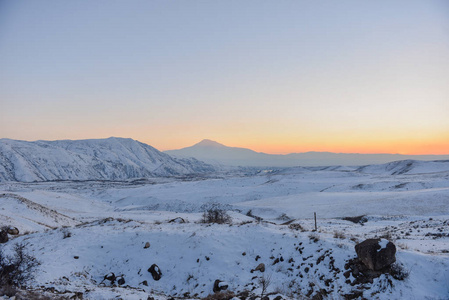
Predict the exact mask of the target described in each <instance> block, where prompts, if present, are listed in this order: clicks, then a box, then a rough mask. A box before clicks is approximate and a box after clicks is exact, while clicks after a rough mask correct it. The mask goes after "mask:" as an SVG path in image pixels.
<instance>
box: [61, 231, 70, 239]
mask: <svg viewBox="0 0 449 300" xmlns="http://www.w3.org/2000/svg"><path fill="white" fill-rule="evenodd" d="M71 236H72V233H71V232H70V231H69V230H68V229H67V228H63V229H62V238H63V239H66V238H69V237H71Z"/></svg>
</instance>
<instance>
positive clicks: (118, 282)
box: [117, 275, 125, 285]
mask: <svg viewBox="0 0 449 300" xmlns="http://www.w3.org/2000/svg"><path fill="white" fill-rule="evenodd" d="M117 278H118V280H117V284H118V285H124V284H125V278H124V277H123V275H122V276H120V277H117Z"/></svg>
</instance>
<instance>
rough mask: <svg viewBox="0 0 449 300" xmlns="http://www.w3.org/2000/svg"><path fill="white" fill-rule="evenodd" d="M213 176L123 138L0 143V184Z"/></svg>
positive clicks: (201, 167) (201, 166)
mask: <svg viewBox="0 0 449 300" xmlns="http://www.w3.org/2000/svg"><path fill="white" fill-rule="evenodd" d="M213 171H216V169H215V168H214V167H212V166H211V165H208V164H206V163H203V162H201V161H198V160H196V159H192V158H190V159H177V158H173V157H171V156H170V155H167V154H165V153H162V152H160V151H158V150H157V149H155V148H153V147H151V146H149V145H146V144H144V143H141V142H138V141H135V140H132V139H124V138H108V139H94V140H75V141H72V140H63V141H36V142H27V141H17V140H10V139H1V140H0V181H22V182H33V181H49V180H126V179H134V178H148V177H153V176H178V175H187V174H193V173H207V172H213Z"/></svg>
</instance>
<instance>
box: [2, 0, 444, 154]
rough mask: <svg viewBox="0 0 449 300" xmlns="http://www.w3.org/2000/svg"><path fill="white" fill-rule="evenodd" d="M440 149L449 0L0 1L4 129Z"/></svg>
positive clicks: (289, 146) (176, 140)
mask: <svg viewBox="0 0 449 300" xmlns="http://www.w3.org/2000/svg"><path fill="white" fill-rule="evenodd" d="M110 136H116V137H129V138H133V139H136V140H139V141H141V142H144V143H148V144H150V145H152V146H154V147H156V148H157V149H159V150H169V149H178V148H182V147H187V146H191V145H193V144H195V143H197V142H199V141H201V140H202V139H206V138H207V139H211V140H215V141H218V142H220V143H223V144H225V145H228V146H234V147H245V148H250V149H253V150H256V151H261V152H266V153H277V154H284V153H292V152H306V151H330V152H346V153H357V152H358V153H401V154H449V1H446V0H439V1H435V0H426V1H424V0H420V1H415V0H403V1H401V0H395V1H389V0H388V1H387V0H379V1H355V0H354V1H345V0H343V1H331V0H329V1H320V0H318V1H299V0H298V1H287V0H285V1H234V0H226V1H147V0H130V1H118V0H117V1H116V0H97V1H90V0H78V1H59V0H52V1H49V0H40V1H35V0H21V1H5V0H0V138H11V139H20V140H30V141H33V140H41V139H42V140H57V139H88V138H107V137H110Z"/></svg>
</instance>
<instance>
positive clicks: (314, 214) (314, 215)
mask: <svg viewBox="0 0 449 300" xmlns="http://www.w3.org/2000/svg"><path fill="white" fill-rule="evenodd" d="M313 217H314V218H315V231H317V230H318V228H317V227H316V212H314V213H313Z"/></svg>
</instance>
